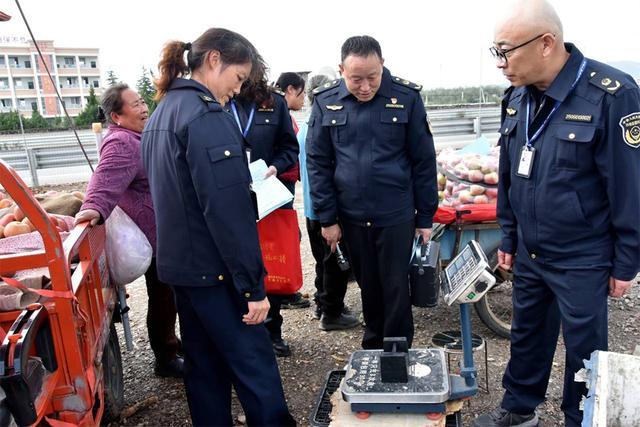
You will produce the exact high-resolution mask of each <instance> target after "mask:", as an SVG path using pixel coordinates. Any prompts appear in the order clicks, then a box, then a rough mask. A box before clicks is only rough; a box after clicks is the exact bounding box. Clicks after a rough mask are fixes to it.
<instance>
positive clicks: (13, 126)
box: [0, 110, 20, 131]
mask: <svg viewBox="0 0 640 427" xmlns="http://www.w3.org/2000/svg"><path fill="white" fill-rule="evenodd" d="M18 114H19V113H18V112H17V111H15V110H11V111H9V112H8V113H0V131H3V130H4V131H19V130H20V119H19V118H18Z"/></svg>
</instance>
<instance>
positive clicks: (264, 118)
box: [225, 92, 299, 174]
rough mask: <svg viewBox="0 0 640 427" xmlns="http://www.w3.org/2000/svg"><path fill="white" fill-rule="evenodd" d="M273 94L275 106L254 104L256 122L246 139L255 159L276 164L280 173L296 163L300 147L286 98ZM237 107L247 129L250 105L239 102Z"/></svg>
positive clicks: (243, 126) (241, 120)
mask: <svg viewBox="0 0 640 427" xmlns="http://www.w3.org/2000/svg"><path fill="white" fill-rule="evenodd" d="M271 96H272V98H273V101H274V105H273V106H262V105H258V106H255V113H254V116H253V123H251V126H250V127H249V133H248V134H247V137H246V141H247V143H248V144H249V147H250V148H251V161H252V162H255V161H256V160H258V159H262V160H264V161H265V163H266V164H267V166H271V165H273V166H275V168H276V169H277V170H278V174H280V173H282V172H284V171H286V170H288V169H290V168H291V167H292V166H293V165H295V164H296V162H297V161H298V151H299V148H298V140H297V139H296V133H295V132H294V131H293V124H292V123H291V115H290V114H289V108H288V107H287V101H285V99H284V97H283V96H282V95H280V94H278V93H275V92H274V93H273V94H272V95H271ZM237 107H238V116H239V117H240V123H241V125H242V129H243V130H244V129H245V128H246V124H247V120H248V117H249V115H250V110H251V105H248V104H246V103H245V102H237ZM225 108H226V107H225Z"/></svg>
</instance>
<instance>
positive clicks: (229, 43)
mask: <svg viewBox="0 0 640 427" xmlns="http://www.w3.org/2000/svg"><path fill="white" fill-rule="evenodd" d="M212 50H215V51H218V52H220V60H221V61H222V64H223V66H224V65H225V64H226V65H231V64H246V63H249V62H250V63H251V65H252V68H253V67H254V66H255V65H257V64H258V63H260V62H262V58H261V57H260V55H259V54H258V51H257V50H256V48H255V47H254V46H253V45H252V44H251V43H250V42H249V40H247V39H246V38H244V37H243V36H241V35H240V34H238V33H235V32H233V31H230V30H226V29H224V28H209V29H208V30H207V31H205V32H204V33H203V34H202V35H201V36H200V37H198V38H197V39H196V40H195V41H194V42H193V43H184V42H181V41H177V40H174V41H170V42H168V43H167V44H166V45H165V46H164V48H163V49H162V54H161V58H160V62H159V63H158V71H159V74H160V76H159V77H158V79H156V81H155V85H156V90H157V93H156V98H155V99H156V101H160V100H161V99H162V98H163V97H164V96H165V95H166V94H167V91H168V90H169V87H170V86H171V84H172V83H173V81H174V80H175V79H177V78H180V77H184V76H187V75H188V74H190V73H192V72H193V71H195V70H197V69H198V68H200V67H201V66H202V64H203V63H204V61H205V60H206V58H207V55H208V53H209V52H211V51H212ZM185 52H188V53H187V62H186V63H185V60H184V56H185V55H184V53H185Z"/></svg>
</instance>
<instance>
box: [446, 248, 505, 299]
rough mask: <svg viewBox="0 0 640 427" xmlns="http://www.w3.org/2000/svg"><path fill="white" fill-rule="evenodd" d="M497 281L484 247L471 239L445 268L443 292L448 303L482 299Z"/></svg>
mask: <svg viewBox="0 0 640 427" xmlns="http://www.w3.org/2000/svg"><path fill="white" fill-rule="evenodd" d="M495 283H496V279H495V277H494V276H493V274H492V272H491V268H490V267H489V263H488V261H487V257H486V255H485V254H484V251H483V250H482V247H480V245H479V244H478V242H476V241H475V240H471V241H470V242H469V243H468V244H467V246H465V247H464V248H463V249H462V250H461V251H460V253H458V255H456V257H455V258H454V259H453V260H452V261H451V262H450V263H449V265H447V267H446V268H445V269H444V272H443V277H442V293H443V294H444V300H445V302H446V303H447V304H448V305H451V304H453V303H454V302H458V303H460V304H463V303H473V302H476V301H478V300H480V299H481V298H482V297H483V296H484V294H486V293H487V291H488V290H489V289H490V288H491V287H492V286H493V285H495Z"/></svg>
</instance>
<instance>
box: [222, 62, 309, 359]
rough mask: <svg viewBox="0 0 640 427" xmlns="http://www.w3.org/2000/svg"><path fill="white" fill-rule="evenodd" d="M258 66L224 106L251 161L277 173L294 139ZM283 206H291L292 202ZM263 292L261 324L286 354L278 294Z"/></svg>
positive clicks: (292, 157) (291, 153) (288, 164)
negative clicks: (266, 310)
mask: <svg viewBox="0 0 640 427" xmlns="http://www.w3.org/2000/svg"><path fill="white" fill-rule="evenodd" d="M259 67H260V68H258V69H254V70H253V74H254V75H255V76H256V77H255V78H254V79H251V80H248V81H246V82H245V83H244V84H243V85H242V89H241V91H240V93H239V94H238V96H236V97H235V98H234V99H233V100H232V101H231V103H230V105H229V106H228V109H229V111H230V113H231V115H232V116H233V117H234V119H235V121H236V127H237V128H238V129H241V130H242V133H243V135H244V138H245V141H246V143H247V146H248V148H249V149H250V156H249V157H250V159H251V162H255V161H256V160H259V159H262V160H264V161H265V163H266V164H267V166H268V167H269V169H268V171H267V176H271V175H276V176H280V175H281V174H282V173H283V172H285V171H288V170H289V169H291V168H292V167H294V166H295V165H296V163H297V162H298V140H297V139H296V134H295V132H294V131H293V126H292V124H291V117H290V116H289V108H288V107H287V102H286V101H285V99H284V95H283V93H282V92H281V91H280V90H278V89H276V88H272V87H269V86H268V85H267V79H266V75H265V71H266V69H265V67H264V66H259ZM282 181H283V183H284V184H285V185H286V186H287V188H289V190H293V189H294V188H295V180H293V182H291V181H285V180H282ZM292 192H293V191H292ZM285 207H288V208H293V204H290V205H289V206H285ZM267 296H268V298H269V304H270V309H269V314H268V317H267V320H266V322H265V326H266V327H267V330H268V331H269V335H270V337H271V342H272V345H273V349H274V351H275V353H276V355H278V356H288V355H289V354H290V353H291V350H290V348H289V345H288V344H287V342H286V341H284V340H283V339H282V321H283V319H282V315H281V314H280V305H281V299H282V296H281V295H274V294H268V295H267Z"/></svg>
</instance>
